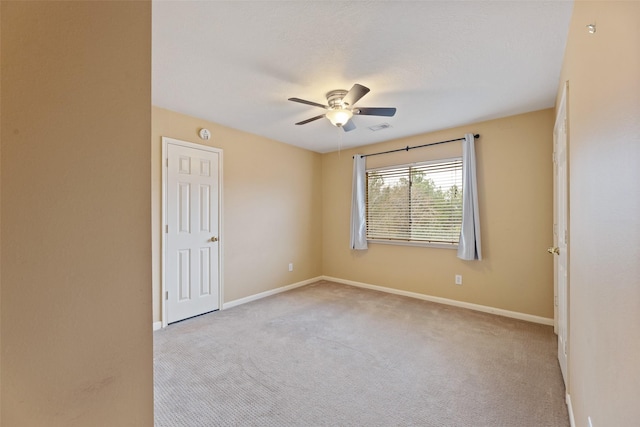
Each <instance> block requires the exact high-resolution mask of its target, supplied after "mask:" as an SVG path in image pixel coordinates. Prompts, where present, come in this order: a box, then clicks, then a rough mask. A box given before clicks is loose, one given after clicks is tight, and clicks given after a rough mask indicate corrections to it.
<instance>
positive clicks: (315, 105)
mask: <svg viewBox="0 0 640 427" xmlns="http://www.w3.org/2000/svg"><path fill="white" fill-rule="evenodd" d="M289 101H293V102H299V103H300V104H307V105H311V106H313V107H320V108H324V109H325V110H326V109H328V108H329V106H328V105H322V104H318V103H317V102H313V101H307V100H306V99H300V98H289Z"/></svg>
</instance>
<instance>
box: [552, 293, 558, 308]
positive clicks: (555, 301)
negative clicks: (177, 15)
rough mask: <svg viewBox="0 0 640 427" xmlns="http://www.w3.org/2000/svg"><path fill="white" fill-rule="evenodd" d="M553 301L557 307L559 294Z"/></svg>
mask: <svg viewBox="0 0 640 427" xmlns="http://www.w3.org/2000/svg"><path fill="white" fill-rule="evenodd" d="M553 303H554V304H555V306H556V307H557V306H558V296H557V295H556V296H554V297H553Z"/></svg>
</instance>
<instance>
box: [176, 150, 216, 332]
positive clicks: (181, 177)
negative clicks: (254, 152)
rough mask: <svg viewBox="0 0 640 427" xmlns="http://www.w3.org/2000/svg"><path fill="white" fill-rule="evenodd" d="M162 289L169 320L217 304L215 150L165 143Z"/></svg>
mask: <svg viewBox="0 0 640 427" xmlns="http://www.w3.org/2000/svg"><path fill="white" fill-rule="evenodd" d="M167 160H168V161H167V165H166V167H167V174H166V176H167V180H166V184H165V185H166V226H167V227H166V230H165V232H166V239H165V245H166V253H165V288H166V291H167V295H166V315H167V320H168V323H171V322H176V321H179V320H183V319H186V318H188V317H193V316H197V315H199V314H203V313H207V312H210V311H213V310H217V309H218V308H219V307H220V292H219V280H220V269H219V266H220V260H219V255H220V254H219V240H218V236H219V234H218V233H219V230H218V228H219V194H220V193H219V192H220V189H219V166H220V165H219V155H218V153H216V152H211V151H206V150H200V149H196V148H191V147H186V146H182V145H176V144H171V143H168V144H167Z"/></svg>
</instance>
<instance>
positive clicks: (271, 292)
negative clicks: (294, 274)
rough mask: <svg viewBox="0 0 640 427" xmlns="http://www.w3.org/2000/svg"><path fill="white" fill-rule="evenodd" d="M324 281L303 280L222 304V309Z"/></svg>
mask: <svg viewBox="0 0 640 427" xmlns="http://www.w3.org/2000/svg"><path fill="white" fill-rule="evenodd" d="M320 280H322V276H318V277H314V278H311V279H307V280H303V281H302V282H297V283H292V284H291V285H286V286H281V287H279V288H276V289H271V290H268V291H264V292H260V293H259V294H255V295H249V296H248V297H244V298H240V299H236V300H233V301H229V302H225V303H223V304H222V309H223V310H226V309H227V308H231V307H235V306H237V305H241V304H246V303H248V302H251V301H255V300H259V299H261V298H264V297H268V296H271V295H275V294H279V293H280V292H285V291H289V290H291V289H295V288H299V287H301V286H305V285H308V284H311V283H315V282H318V281H320Z"/></svg>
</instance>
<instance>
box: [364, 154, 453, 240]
mask: <svg viewBox="0 0 640 427" xmlns="http://www.w3.org/2000/svg"><path fill="white" fill-rule="evenodd" d="M461 223H462V158H455V159H447V160H437V161H432V162H426V163H419V164H413V165H403V166H392V167H388V168H383V169H371V170H368V171H367V240H377V241H387V242H395V243H400V242H414V243H419V244H420V243H422V244H444V245H457V244H458V240H459V238H460V225H461Z"/></svg>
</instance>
